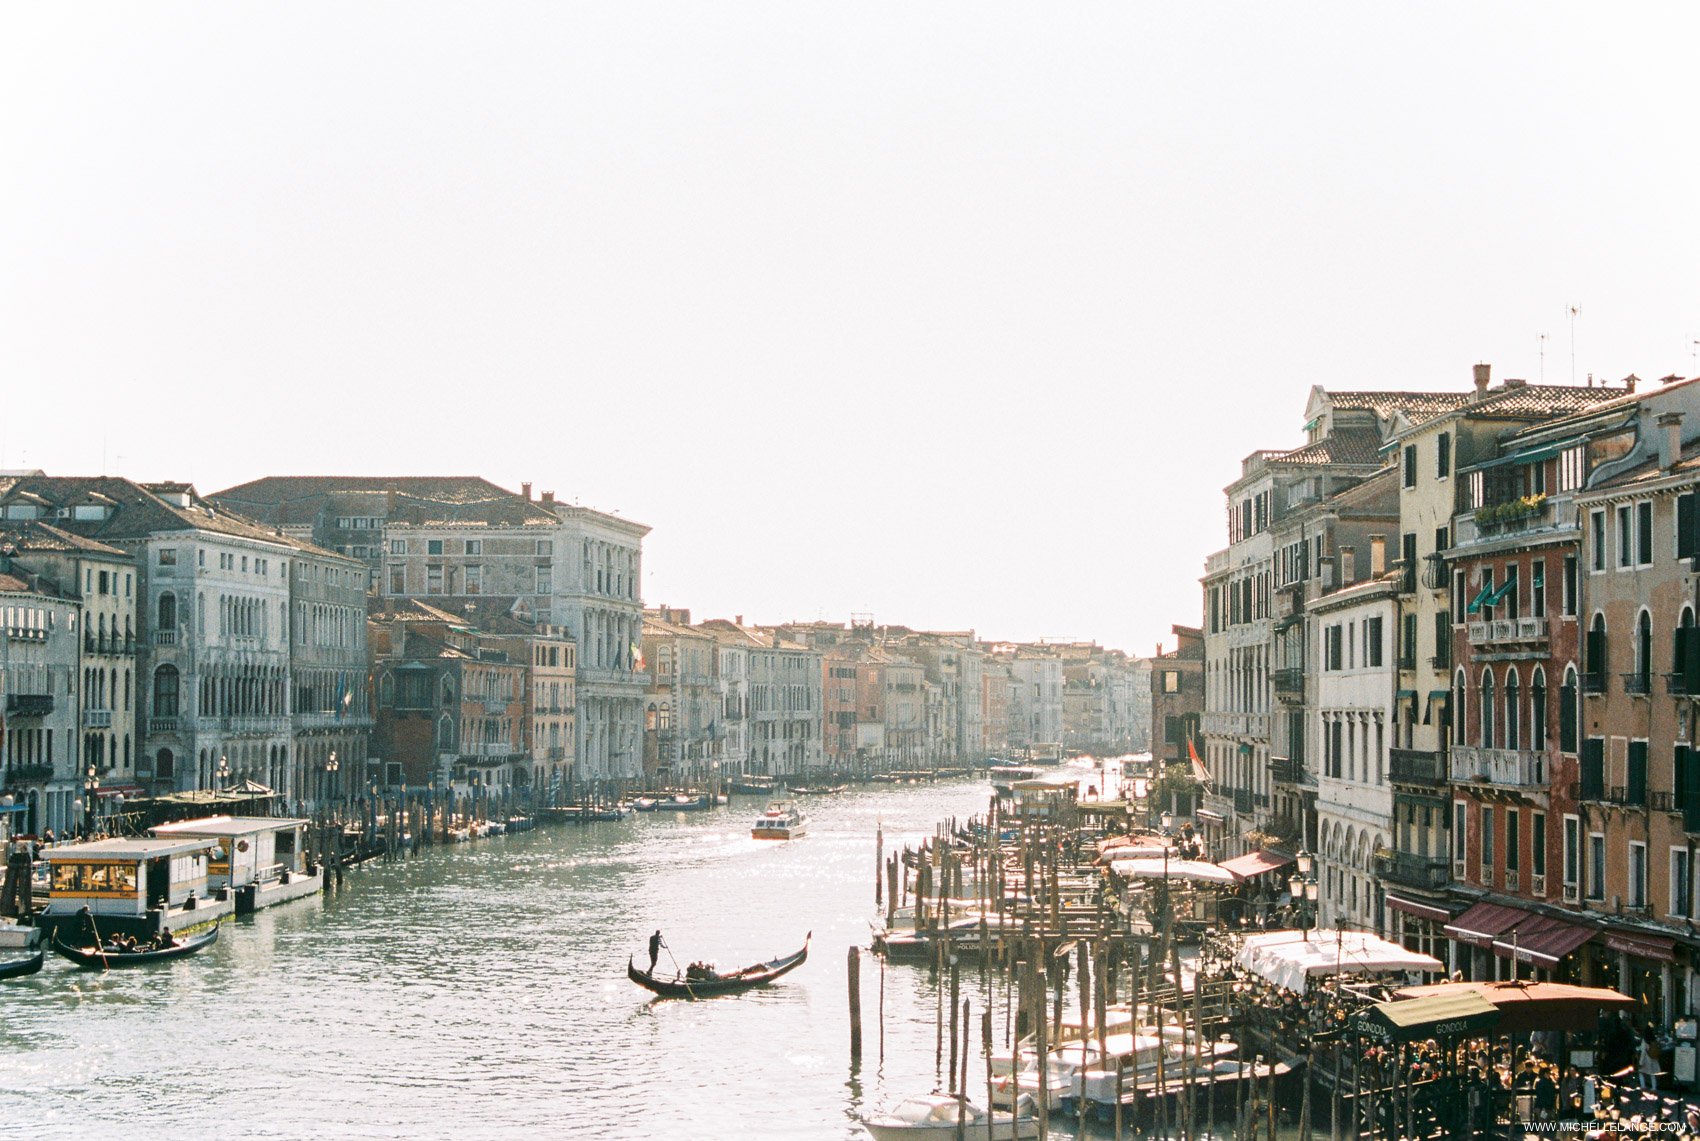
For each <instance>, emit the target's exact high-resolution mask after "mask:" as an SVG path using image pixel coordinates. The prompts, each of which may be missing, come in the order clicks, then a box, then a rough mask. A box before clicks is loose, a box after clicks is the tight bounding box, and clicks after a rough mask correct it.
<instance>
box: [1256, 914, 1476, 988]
mask: <svg viewBox="0 0 1700 1141" xmlns="http://www.w3.org/2000/svg"><path fill="white" fill-rule="evenodd" d="M1237 961H1238V962H1239V965H1240V966H1242V967H1244V968H1245V969H1246V970H1248V971H1250V972H1252V973H1253V974H1255V975H1259V976H1261V977H1263V978H1265V979H1268V980H1269V981H1270V982H1272V983H1274V984H1275V985H1276V986H1278V987H1282V988H1284V989H1286V990H1291V991H1298V992H1300V993H1303V992H1304V991H1305V990H1306V989H1307V987H1308V986H1309V985H1310V979H1311V977H1312V976H1317V975H1320V976H1323V977H1326V976H1328V975H1335V974H1358V975H1361V974H1379V973H1383V972H1389V971H1424V972H1431V973H1437V972H1440V971H1444V970H1445V969H1446V968H1445V966H1444V965H1443V964H1442V963H1441V961H1440V960H1439V959H1436V958H1434V957H1433V956H1432V955H1423V954H1419V953H1418V952H1416V951H1407V950H1406V949H1405V948H1404V947H1401V946H1400V945H1399V944H1397V943H1393V942H1390V941H1388V940H1386V939H1382V938H1378V937H1377V936H1375V935H1371V934H1369V933H1368V932H1367V931H1333V930H1328V929H1326V928H1319V929H1317V930H1314V931H1309V932H1301V931H1268V932H1264V933H1263V934H1261V935H1248V936H1246V939H1245V942H1244V944H1242V945H1241V947H1240V953H1239V956H1238V960H1237Z"/></svg>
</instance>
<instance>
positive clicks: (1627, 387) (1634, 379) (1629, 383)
mask: <svg viewBox="0 0 1700 1141" xmlns="http://www.w3.org/2000/svg"><path fill="white" fill-rule="evenodd" d="M1640 383H1641V378H1640V377H1638V376H1636V375H1635V374H1634V373H1630V374H1629V375H1628V376H1626V377H1624V378H1623V391H1625V392H1634V391H1635V386H1636V385H1637V384H1640Z"/></svg>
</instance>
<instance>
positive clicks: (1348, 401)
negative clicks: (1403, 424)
mask: <svg viewBox="0 0 1700 1141" xmlns="http://www.w3.org/2000/svg"><path fill="white" fill-rule="evenodd" d="M1323 393H1324V394H1325V395H1326V396H1327V397H1328V403H1329V404H1330V405H1332V406H1333V408H1334V410H1335V411H1341V410H1348V409H1355V410H1362V411H1369V412H1373V413H1375V414H1376V416H1378V417H1380V418H1381V419H1383V420H1386V419H1390V418H1391V417H1392V416H1394V415H1395V414H1402V415H1403V416H1404V417H1405V419H1406V420H1408V421H1409V422H1410V423H1412V424H1418V423H1421V422H1422V421H1424V420H1432V419H1434V418H1435V417H1436V416H1441V415H1444V414H1446V413H1448V412H1452V411H1455V410H1457V409H1459V408H1462V407H1464V406H1465V405H1467V404H1470V403H1471V402H1473V401H1474V400H1475V399H1476V394H1475V392H1474V391H1470V392H1403V391H1390V392H1371V391H1359V392H1335V391H1332V390H1330V389H1323Z"/></svg>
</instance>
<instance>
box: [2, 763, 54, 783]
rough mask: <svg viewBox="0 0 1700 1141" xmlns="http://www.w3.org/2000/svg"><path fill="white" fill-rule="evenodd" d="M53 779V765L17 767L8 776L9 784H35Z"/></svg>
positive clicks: (7, 781)
mask: <svg viewBox="0 0 1700 1141" xmlns="http://www.w3.org/2000/svg"><path fill="white" fill-rule="evenodd" d="M52 779H53V766H52V765H16V766H14V767H13V768H12V769H11V771H10V772H8V773H7V774H6V783H7V784H14V783H15V784H35V783H37V782H41V781H50V780H52Z"/></svg>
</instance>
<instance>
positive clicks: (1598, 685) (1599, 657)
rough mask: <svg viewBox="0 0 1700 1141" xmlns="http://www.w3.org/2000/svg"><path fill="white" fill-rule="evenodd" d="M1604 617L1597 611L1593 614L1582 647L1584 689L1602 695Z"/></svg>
mask: <svg viewBox="0 0 1700 1141" xmlns="http://www.w3.org/2000/svg"><path fill="white" fill-rule="evenodd" d="M1607 668H1608V664H1607V662H1606V616H1605V615H1604V614H1601V613H1600V612H1599V611H1597V610H1596V611H1595V612H1594V621H1593V623H1592V624H1590V625H1589V627H1588V642H1587V645H1585V646H1584V647H1583V655H1582V669H1583V670H1584V671H1586V673H1587V675H1588V676H1587V677H1586V678H1585V679H1584V681H1585V683H1586V684H1585V686H1584V688H1585V689H1586V690H1587V691H1588V692H1589V693H1604V692H1605V691H1606V671H1607Z"/></svg>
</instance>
